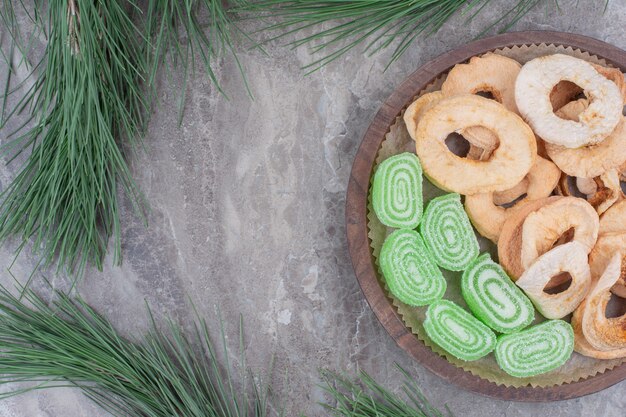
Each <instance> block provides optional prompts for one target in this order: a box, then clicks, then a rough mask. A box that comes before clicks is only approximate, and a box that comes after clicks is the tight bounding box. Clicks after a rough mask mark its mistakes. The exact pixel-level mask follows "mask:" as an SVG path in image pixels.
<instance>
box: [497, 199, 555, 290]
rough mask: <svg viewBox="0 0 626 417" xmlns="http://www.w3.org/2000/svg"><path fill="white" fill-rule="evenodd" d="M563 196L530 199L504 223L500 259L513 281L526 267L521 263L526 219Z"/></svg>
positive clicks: (500, 240)
mask: <svg viewBox="0 0 626 417" xmlns="http://www.w3.org/2000/svg"><path fill="white" fill-rule="evenodd" d="M563 198H565V197H560V196H552V197H547V198H542V199H540V200H534V201H529V202H528V203H527V204H524V205H523V206H522V207H520V208H519V209H518V210H515V212H513V213H511V215H510V216H509V217H508V218H507V219H506V221H505V222H504V224H503V225H502V230H501V232H500V238H499V239H498V260H499V261H500V264H501V265H502V267H503V268H504V269H505V271H506V272H507V273H508V274H509V276H510V277H511V278H512V279H513V281H516V280H517V279H518V278H519V277H520V276H521V275H522V274H523V273H524V268H522V265H521V263H520V253H521V251H522V226H523V225H524V220H525V219H526V217H527V216H528V215H529V214H530V213H532V212H534V211H535V210H538V209H540V208H541V207H544V206H546V205H548V204H550V203H553V202H556V201H559V200H561V199H563Z"/></svg>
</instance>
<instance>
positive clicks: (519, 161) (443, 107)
mask: <svg viewBox="0 0 626 417" xmlns="http://www.w3.org/2000/svg"><path fill="white" fill-rule="evenodd" d="M473 126H481V127H485V128H487V129H489V130H491V131H492V132H493V133H494V134H495V135H496V136H497V137H498V139H499V146H498V147H497V149H496V150H495V151H494V152H493V155H492V156H491V158H489V160H487V161H474V160H471V159H467V158H461V157H459V156H457V155H455V154H453V153H452V152H451V151H450V150H449V149H448V147H447V146H446V144H445V140H446V138H447V137H448V135H449V134H450V133H452V132H460V131H462V130H463V129H466V128H468V127H473ZM416 132H417V133H416V151H417V155H418V156H419V158H420V161H421V163H422V166H423V168H424V172H425V174H426V175H427V176H428V177H429V178H430V179H431V180H432V182H433V183H434V184H435V185H437V186H438V187H439V188H442V189H444V190H446V191H452V192H457V193H459V194H464V195H471V194H477V193H482V192H490V191H504V190H507V189H509V188H511V187H513V186H515V185H516V184H517V183H518V182H520V181H521V180H522V179H523V178H524V177H525V176H526V174H527V173H528V171H529V170H530V167H531V166H532V165H533V163H534V162H535V159H536V155H537V143H536V140H535V136H534V134H533V132H532V130H531V129H530V127H529V126H528V125H527V124H526V123H524V121H523V120H522V119H521V118H520V117H519V116H517V115H516V114H515V113H513V112H510V111H508V110H506V109H505V108H504V107H503V106H502V105H500V104H498V103H496V102H495V101H493V100H489V99H486V98H484V97H480V96H476V95H463V96H455V97H451V98H446V99H444V100H441V101H440V102H439V103H437V104H436V105H434V106H433V107H431V108H430V109H429V110H428V111H426V113H425V114H424V115H423V116H422V118H421V120H420V121H419V124H418V125H417V131H416Z"/></svg>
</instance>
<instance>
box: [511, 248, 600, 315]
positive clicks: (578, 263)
mask: <svg viewBox="0 0 626 417" xmlns="http://www.w3.org/2000/svg"><path fill="white" fill-rule="evenodd" d="M562 273H568V274H569V276H570V277H571V279H572V283H571V284H570V286H569V287H568V288H567V289H566V290H565V291H562V292H560V293H557V294H548V293H546V292H545V291H544V288H545V287H546V285H547V284H548V283H549V282H550V280H551V279H552V277H555V276H557V275H559V274H562ZM516 284H517V285H518V286H519V287H520V288H521V289H522V290H524V292H525V293H526V295H527V296H528V298H530V300H531V301H532V302H533V304H534V305H535V307H537V310H539V312H540V313H541V314H542V315H543V316H544V317H545V318H547V319H560V318H563V317H565V316H567V315H568V314H570V313H571V312H572V311H574V310H575V309H576V307H578V306H579V304H580V303H581V302H582V300H583V299H584V298H585V296H586V295H587V293H588V292H589V288H590V287H591V273H590V271H589V264H588V263H587V248H585V247H584V246H583V245H582V244H580V243H579V242H576V241H574V242H569V243H566V244H564V245H561V246H557V247H556V248H554V249H551V250H550V251H548V252H546V253H544V254H543V255H541V256H540V257H539V258H537V260H536V261H535V262H534V263H533V264H532V265H531V266H530V267H529V268H528V269H527V270H526V271H525V272H524V273H523V274H522V276H521V277H520V278H519V279H518V280H517V281H516Z"/></svg>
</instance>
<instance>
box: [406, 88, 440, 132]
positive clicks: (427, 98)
mask: <svg viewBox="0 0 626 417" xmlns="http://www.w3.org/2000/svg"><path fill="white" fill-rule="evenodd" d="M443 97H444V95H443V93H442V92H441V91H433V92H432V93H426V94H423V95H422V96H420V97H419V98H418V99H417V100H415V101H414V102H413V103H411V105H410V106H409V107H407V109H406V110H405V111H404V115H403V116H402V118H403V119H404V124H405V125H406V129H407V130H408V131H409V135H411V138H413V140H415V130H416V129H417V124H418V122H419V120H420V119H421V117H422V115H423V114H424V112H425V111H426V109H428V108H429V107H430V106H432V105H433V104H435V103H438V102H439V101H440V100H441V99H442V98H443Z"/></svg>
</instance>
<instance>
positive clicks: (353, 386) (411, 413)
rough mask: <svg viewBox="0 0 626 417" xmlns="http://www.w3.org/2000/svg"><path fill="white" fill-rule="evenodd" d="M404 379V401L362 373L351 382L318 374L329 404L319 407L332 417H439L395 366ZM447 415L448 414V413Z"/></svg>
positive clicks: (421, 394) (415, 384)
mask: <svg viewBox="0 0 626 417" xmlns="http://www.w3.org/2000/svg"><path fill="white" fill-rule="evenodd" d="M396 366H397V368H398V370H399V372H400V373H401V374H402V375H403V377H404V378H405V381H404V385H403V386H402V392H403V393H404V396H405V397H406V399H407V400H408V402H407V401H406V400H404V399H402V398H401V397H400V396H399V395H397V394H395V393H393V392H391V391H389V390H388V389H386V388H385V387H383V386H382V385H380V384H379V383H378V382H376V381H375V380H374V379H373V378H372V377H371V376H369V375H368V374H367V373H366V372H364V371H362V372H361V373H360V374H359V377H358V379H357V381H356V382H355V381H353V380H352V379H349V378H347V377H345V376H343V375H340V374H337V373H336V372H332V371H328V370H323V371H321V374H322V380H323V382H324V385H322V388H323V389H324V391H326V393H327V394H329V396H330V398H331V399H332V401H331V402H329V403H325V404H322V406H324V408H326V409H327V410H328V411H329V413H331V415H332V416H335V417H442V416H443V414H442V413H441V412H440V411H439V410H437V409H435V408H434V407H433V406H432V405H430V404H429V402H428V400H427V399H426V397H425V396H424V394H423V393H422V391H421V390H420V388H419V386H418V384H417V381H416V380H415V379H414V378H413V377H412V376H411V375H410V374H409V373H408V372H407V371H405V370H404V369H403V368H401V367H400V366H399V365H396ZM447 414H448V415H452V413H450V411H449V410H448V413H447Z"/></svg>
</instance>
